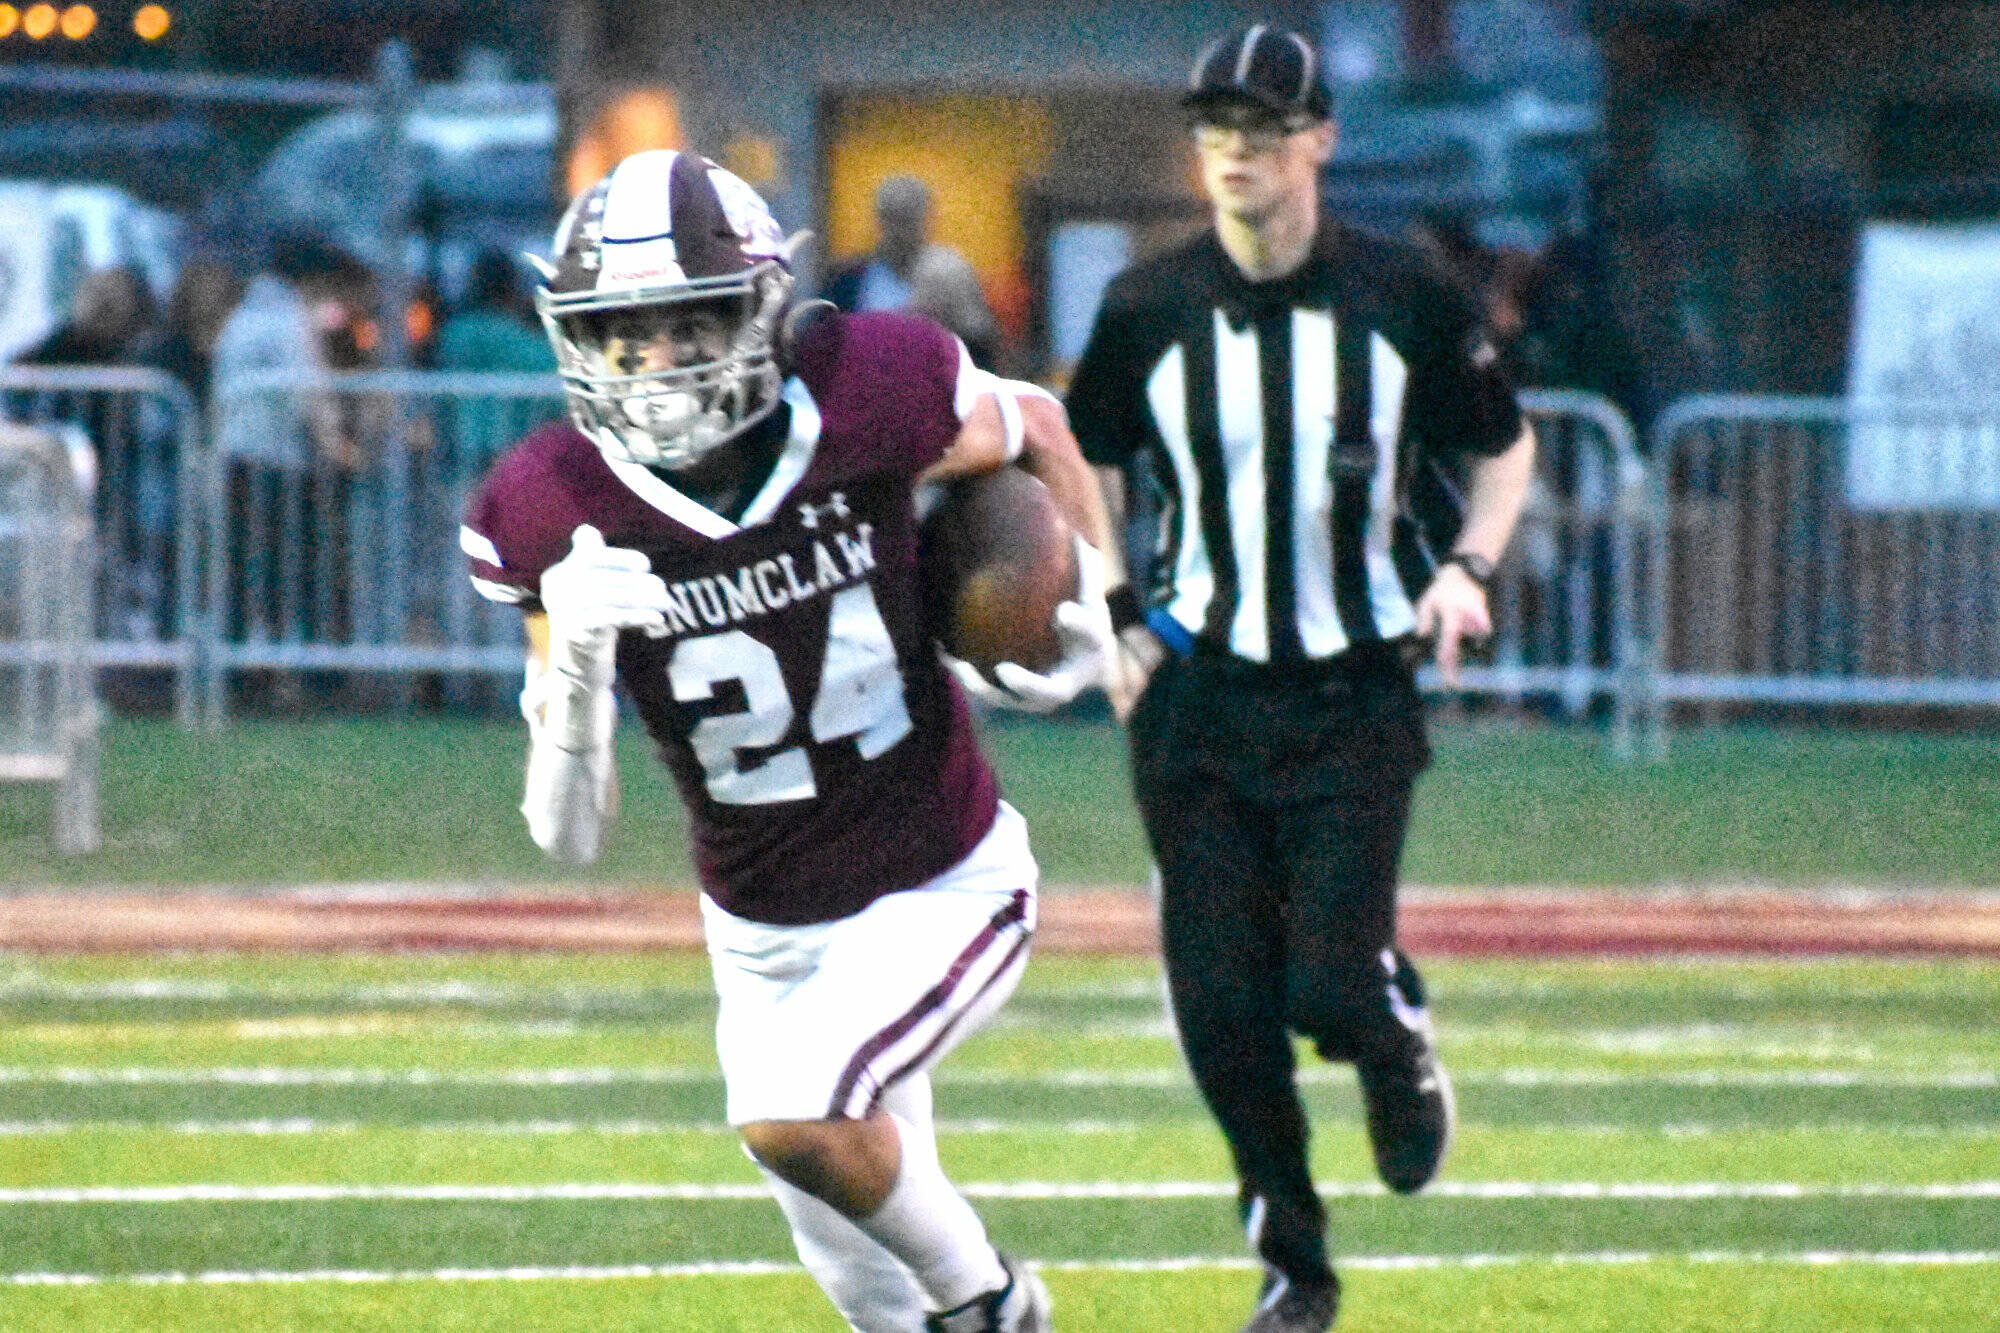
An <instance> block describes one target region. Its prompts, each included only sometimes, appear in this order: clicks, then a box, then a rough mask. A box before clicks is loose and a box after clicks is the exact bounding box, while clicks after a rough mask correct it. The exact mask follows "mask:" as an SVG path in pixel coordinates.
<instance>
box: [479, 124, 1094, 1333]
mask: <svg viewBox="0 0 2000 1333" xmlns="http://www.w3.org/2000/svg"><path fill="white" fill-rule="evenodd" d="M790 252H791V247H790V243H788V242H787V241H786V240H785V238H784V237H783V235H782V233H781V232H780V230H779V228H778V226H777V224H776V222H775V221H774V220H773V219H772V217H771V215H770V213H769V211H768V210H767V209H766V207H765V205H764V202H763V200H761V199H760V198H758V196H757V195H756V194H755V193H754V192H753V191H752V190H751V189H750V187H749V186H747V185H746V184H744V183H743V182H742V181H741V180H739V179H737V178H736V177H734V176H732V175H730V174H729V173H728V172H726V171H723V170H721V169H720V168H718V167H716V166H715V165H714V164H712V163H710V162H708V161H707V160H705V159H703V158H701V157H698V156H696V155H694V154H691V153H685V152H672V151H655V152H646V153H640V154H638V155H636V156H633V157H630V158H627V159H626V160H625V161H623V162H621V163H620V164H619V165H618V166H617V167H616V168H615V169H614V170H613V171H612V172H611V173H610V174H609V175H607V176H606V177H605V178H604V179H603V180H601V181H599V182H598V183H597V184H596V185H595V186H594V187H592V188H591V189H590V190H588V191H586V192H585V193H584V194H583V195H581V196H580V197H579V198H577V199H576V200H575V201H574V202H573V203H572V204H571V206H570V208H569V209H568V211H567V213H566V214H565V216H564V217H563V219H562V222H561V224H560V225H559V226H558V227H557V229H556V234H555V243H554V253H553V255H552V256H551V257H550V258H549V259H547V260H539V259H538V260H536V261H535V262H536V265H537V267H538V268H539V269H540V271H541V273H542V277H543V279H544V281H543V283H542V285H541V286H540V288H539V290H538V292H537V298H536V299H537V305H538V308H539V309H540V312H541V315H542V320H543V324H544V326H545V328H546V330H547V332H548V335H549V338H550V341H551V342H552V343H553V344H554V345H555V349H556V355H557V358H558V361H559V366H560V370H561V374H562V377H563V382H564V386H565V389H566V392H567V396H568V400H569V407H570V421H569V422H568V423H560V424H554V425H550V426H546V427H543V428H542V429H540V430H538V431H536V432H534V433H533V434H530V435H529V436H527V437H526V438H525V439H523V440H522V441H521V442H520V443H519V444H517V445H516V446H515V447H514V448H513V449H512V450H511V451H510V452H509V453H508V454H507V455H506V456H505V457H503V458H501V459H500V460H499V461H498V462H497V463H496V464H495V465H494V467H493V469H492V470H491V472H490V473H489V475H488V476H487V478H486V480H485V481H484V483H483V484H482V487H481V490H480V492H479V493H478V495H477V496H476V497H475V499H474V501H473V503H472V506H471V509H470V511H469V514H468V516H467V522H466V525H465V528H464V530H463V531H462V533H461V538H462V545H463V547H464V549H465V551H466V554H467V556H468V557H469V559H470V561H471V567H472V573H473V578H474V581H475V583H476V584H477V585H478V587H479V589H480V591H481V592H483V593H485V594H486V595H487V596H489V597H493V598H496V599H498V600H501V601H506V602H512V603H515V604H517V605H519V606H520V607H522V608H523V610H525V611H526V612H527V628H528V640H529V645H530V649H529V663H528V681H527V687H526V689H525V691H524V692H523V694H522V711H523V712H524V714H525V715H526V717H527V720H528V729H529V735H530V746H529V758H528V772H527V781H526V795H525V798H524V800H523V804H522V811H523V813H524V814H525V815H526V817H527V822H528V827H529V831H530V833H531V834H532V836H533V837H534V839H535V841H536V842H537V843H539V844H540V845H541V846H542V847H543V848H544V849H546V850H547V851H548V852H550V853H551V854H552V855H554V856H557V857H560V858H564V859H569V860H573V861H587V860H589V859H590V858H592V857H593V856H594V855H595V854H596V851H597V847H598V843H599V839H600V836H601V834H602V832H603V830H604V828H605V826H606V823H607V822H608V820H609V819H610V818H611V815H612V807H613V802H614V783H613V774H612V762H611V737H612V729H613V725H614V720H615V715H616V709H615V707H614V703H613V698H612V682H613V679H614V677H616V679H617V680H619V681H620V682H622V684H623V687H624V689H625V691H626V693H627V695H628V696H629V697H630V699H631V702H632V704H633V706H634V708H635V710H636V712H637V714H638V716H639V719H640V720H641V722H642V723H643V724H644V726H645V728H646V730H647V732H648V733H649V735H650V736H651V738H652V740H653V741H654V742H655V744H656V745H657V747H658V750H659V753H660V754H661V756H662V758H663V759H664V761H665V763H666V764H667V766H668V767H669V768H670V769H671V770H672V773H673V776H674V779H675V781H676V784H677V786H678V788H679V791H680V793H681V796H682V799H683V800H684V801H685V802H686V804H687V806H688V809H689V811H690V812H691V815H692V819H691V823H692V827H693V842H694V849H695V861H696V869H697V872H698V876H699V879H700V883H701V887H702V913H703V922H704V927H705V930H706V935H707V943H708V950H709V954H710V959H711V962H712V964H713V968H714V975H715V985H716V990H717V993H718V996H719V999H720V1008H719V1012H718V1016H717V1033H716V1045H717V1048H718V1051H719V1054H720V1057H721V1064H722V1071H723V1077H724V1081H725V1084H726V1087H727V1098H728V1117H729V1121H730V1123H731V1124H732V1125H734V1126H736V1127H737V1128H738V1129H739V1130H740V1132H741V1134H742V1137H743V1140H744V1143H745V1144H746V1146H747V1147H748V1149H749V1151H750V1153H751V1155H752V1156H753V1157H754V1158H755V1159H756V1161H757V1162H758V1164H759V1166H760V1167H762V1169H763V1171H764V1173H765V1175H766V1177H767V1179H768V1180H769V1181H770V1184H771V1188H772V1191H773V1192H774V1193H775V1194H776V1196H777V1199H778V1202H779V1203H780V1205H781V1206H782V1207H783V1208H784V1211H785V1213H786V1216H787V1218H788V1219H789V1221H790V1222H791V1226H792V1234H793V1236H794V1238H795V1240H796V1242H797V1246H798V1252H799V1257H800V1259H801V1260H802V1261H803V1262H804V1264H805V1266H806V1267H807V1268H808V1269H809V1270H810V1271H811V1272H812V1273H813V1275H814V1276H815V1277H816V1278H817V1279H818V1280H819V1282H820V1285H821V1286H822V1287H823V1288H824V1289H825V1290H826V1292H827V1294H828V1295H829V1296H830V1297H831V1298H832V1300H833V1303H834V1305H835V1306H836V1307H837V1308H838V1309H839V1311H840V1313H841V1314H842V1315H843V1316H845V1318H846V1319H847V1321H848V1322H849V1323H850V1324H851V1325H852V1326H853V1327H854V1328H856V1329H859V1330H862V1331H863V1333H915V1331H916V1330H919V1329H922V1330H939V1331H941V1333H973V1331H975V1330H977V1331H980V1333H1003V1331H1004V1333H1045V1330H1047V1329H1048V1327H1049V1314H1048V1306H1049V1301H1048V1295H1047V1292H1046V1291H1045V1290H1044V1288H1043V1287H1042V1284H1041V1282H1040V1281H1039V1279H1038V1278H1036V1276H1035V1275H1034V1274H1033V1273H1031V1272H1029V1271H1027V1270H1026V1269H1025V1268H1023V1267H1021V1266H1019V1265H1018V1264H1016V1263H1013V1262H1011V1261H1010V1260H1008V1259H1006V1258H1004V1257H1002V1256H1001V1255H1000V1254H999V1253H997V1252H996V1251H995V1249H994V1247H993V1245H992V1244H991V1242H989V1240H988V1239H987V1236H986V1231H985V1228H984V1226H983V1225H982V1223H981V1222H980V1219H979V1217H978V1216H977V1214H975V1213H974V1212H973V1210H972V1208H971V1207H970V1205H968V1204H967V1203H966V1202H965V1200H964V1199H963V1198H962V1197H961V1196H960V1195H959V1194H958V1192H957V1191H956V1190H955V1189H954V1188H953V1187H952V1185H951V1183H950V1181H948V1180H947V1179H946V1177H945V1175H944V1173H943V1171H942V1170H941V1169H940V1167H939V1165H938V1156H937V1145H936V1139H935V1134H934V1131H933V1128H932V1119H931V1091H930V1082H929V1076H928V1071H929V1070H930V1069H931V1067H932V1066H933V1065H935V1064H936V1063H937V1061H938V1060H939V1059H940V1058H941V1057H942V1056H943V1055H944V1054H945V1053H946V1052H947V1051H949V1050H950V1049H951V1048H952V1047H953V1046H955V1045H956V1044H957V1043H958V1042H960V1041H962V1040H963V1039H964V1038H965V1037H966V1036H967V1035H968V1034H969V1033H971V1032H972V1031H974V1030H976V1029H977V1028H978V1027H979V1026H980V1025H981V1024H982V1023H983V1022H984V1021H985V1020H986V1019H987V1018H988V1017H989V1016H990V1015H991V1014H992V1013H993V1012H994V1011H995V1010H996V1009H997V1008H998V1007H999V1006H1000V1004H1001V1003H1002V1002H1003V1001H1004V1000H1005V999H1006V998H1007V996H1008V995H1009V994H1010V993H1011V992H1012V990H1013V989H1014V985H1015V982H1016V980H1017V979H1018V977H1019V976H1020V973H1021V969H1022V967H1023V965H1024V963H1025V962H1026V958H1027V952H1028V942H1029V938H1030V936H1031V935H1032V934H1033V931H1034V926H1035V889H1036V876H1037V871H1036V867H1035V863H1034V859H1033V857H1032V855H1031V854H1030V851H1029V847H1028V839H1027V832H1026V829H1025V827H1024V826H1023V823H1022V820H1021V817H1020V816H1019V815H1018V814H1017V813H1016V812H1015V811H1014V810H1013V809H1012V808H1011V807H1009V806H1008V805H1007V804H1006V803H1005V802H1003V801H1002V800H1000V798H999V794H998V791H997V789H996V786H995V782H994V778H993V775H992V773H991V771H990V770H989V769H988V768H987V765H986V763H985V760H984V759H983V758H982V757H981V755H980V753H979V750H978V748H977V746H976V743H975V741H974V736H973V731H972V725H971V720H970V717H969V714H968V710H967V706H966V702H965V699H964V697H963V695H962V693H961V690H960V688H959V687H958V686H956V685H955V684H954V682H953V678H952V675H951V673H950V672H949V671H948V670H947V668H946V665H945V664H943V663H941V662H940V657H939V653H938V650H937V648H936V647H935V645H934V643H933V633H932V627H931V626H930V625H929V624H928V623H926V620H925V617H924V613H923V597H922V595H921V590H920V587H919V582H918V572H917V571H918V560H917V495H918V491H919V487H920V486H921V485H923V484H925V483H929V482H933V481H948V480H949V479H951V478H953V477H963V476H968V475H972V474H976V473H981V472H987V471H991V470H993V469H996V468H999V467H1002V466H1007V465H1009V464H1011V463H1016V462H1018V464H1019V465H1020V466H1023V467H1025V468H1026V469H1028V470H1029V471H1030V472H1031V473H1033V474H1034V475H1036V476H1037V477H1039V478H1041V479H1042V480H1043V481H1044V482H1046V483H1047V484H1048V486H1049V488H1050V490H1051V492H1052V494H1053V496H1054V498H1055V500H1056V502H1057V504H1058V505H1059V507H1061V508H1062V509H1063V511H1064V513H1065V515H1066V517H1068V518H1069V519H1070V521H1071V523H1072V524H1073V526H1074V527H1075V528H1076V530H1077V532H1079V533H1082V534H1088V535H1089V537H1090V538H1091V542H1094V543H1095V545H1092V544H1091V542H1083V541H1082V539H1081V538H1079V552H1078V558H1079V560H1080V562H1081V563H1082V565H1083V571H1082V572H1083V579H1082V583H1083V585H1084V586H1083V591H1082V592H1081V593H1080V595H1079V597H1078V599H1077V600H1076V601H1074V602H1070V603H1066V604H1065V605H1064V606H1063V608H1062V609H1061V611H1060V613H1059V616H1058V631H1059V634H1060V635H1061V638H1062V642H1063V644H1064V647H1065V656H1064V658H1063V660H1062V661H1061V662H1060V663H1059V664H1058V665H1057V666H1055V667H1054V668H1052V669H1051V670H1049V671H1048V672H1046V673H1043V674H1040V675H1037V674H1035V673H1032V672H1028V671H1026V670H1024V669H1020V668H1018V667H1012V664H1003V666H1007V667H1012V669H1011V670H1007V671H996V673H995V674H996V675H1000V676H1002V678H1003V679H1004V681H1005V683H1006V684H1007V685H1008V686H1009V687H1010V688H1008V689H1005V690H994V689H993V688H992V687H991V686H989V685H986V684H984V683H983V682H981V683H980V684H979V686H978V688H980V689H982V690H983V691H986V692H987V693H989V694H990V695H991V696H993V697H994V698H996V699H997V700H1000V701H1004V702H1010V703H1014V704H1018V705H1020V706H1023V707H1028V708H1037V709H1047V708H1052V707H1055V706H1057V705H1059V704H1061V703H1063V702H1065V701H1066V700H1068V699H1069V698H1071V697H1073V696H1074V695H1075V694H1077V693H1078V692H1079V691H1080V690H1082V689H1083V688H1085V687H1087V686H1089V685H1091V684H1101V683H1105V682H1106V672H1107V671H1109V670H1112V669H1114V668H1113V667H1112V666H1111V664H1113V663H1115V661H1116V654H1115V653H1114V652H1112V651H1111V649H1112V644H1113V638H1112V633H1111V624H1110V616H1109V613H1108V611H1106V609H1105V606H1104V600H1103V586H1104V579H1103V572H1102V560H1101V557H1100V556H1099V551H1100V550H1102V549H1104V548H1105V547H1106V546H1107V545H1108V543H1109V541H1110V536H1111V534H1110V531H1109V526H1108V523H1107V520H1106V517H1105V512H1104V509H1103V507H1102V504H1101V502H1100V501H1099V499H1098V498H1097V492H1096V489H1095V487H1094V485H1093V484H1092V479H1091V474H1090V471H1089V468H1088V466H1087V465H1086V464H1085V463H1084V462H1083V460H1082V457H1081V455H1080V454H1079V453H1078V451H1077V448H1076V444H1075V441H1074V440H1073V439H1072V438H1071V436H1070V434H1069V431H1068V428H1067V424H1066V420H1065V418H1064V416H1063V413H1062V408H1061V407H1060V405H1058V404H1057V403H1056V402H1055V401H1054V400H1053V399H1051V398H1049V397H1048V396H1047V395H1044V394H1042V393H1040V391H1039V390H1035V389H1033V388H1032V386H1027V385H1020V384H1014V383H1011V382H1007V381H1001V380H996V379H995V378H994V377H993V376H991V375H989V374H987V373H986V372H984V371H981V370H978V369H976V368H975V367H974V366H973V365H972V362H971V360H970V358H969V357H968V356H967V354H966V351H965V348H964V347H963V346H962V345H960V343H959V342H958V340H957V339H956V338H954V337H952V336H951V335H950V334H949V333H947V332H945V331H944V330H943V329H942V328H940V327H939V326H937V325H936V324H933V323H931V322H929V321H927V320H924V319H921V318H918V317H914V316H909V315H903V314H868V315H845V314H840V313H837V312H834V311H832V310H831V309H830V308H826V307H824V306H823V305H819V304H818V303H815V305H812V306H803V307H799V308H797V309H793V308H792V307H790V306H789V304H788V301H789V295H790V291H791V286H792V279H791V275H790V272H789V268H788V260H789V256H790ZM968 679H969V680H972V681H976V680H978V677H977V675H976V673H969V674H968Z"/></svg>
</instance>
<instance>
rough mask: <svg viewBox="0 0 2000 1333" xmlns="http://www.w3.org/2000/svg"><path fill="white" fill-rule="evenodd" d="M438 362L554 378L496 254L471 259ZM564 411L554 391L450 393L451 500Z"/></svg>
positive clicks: (538, 334) (518, 291) (508, 264)
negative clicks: (538, 395) (537, 395)
mask: <svg viewBox="0 0 2000 1333" xmlns="http://www.w3.org/2000/svg"><path fill="white" fill-rule="evenodd" d="M436 363H437V368H438V369H439V370H443V371H463V372H468V373H478V374H500V375H553V374H555V370H556V356H555V351H554V349H552V348H551V347H550V346H549V340H548V336H547V335H546V334H544V333H543V332H542V328H541V321H540V319H539V318H538V317H537V316H536V314H535V308H534V302H533V300H532V298H531V297H530V296H529V295H528V288H527V286H526V284H525V283H524V282H523V280H522V277H521V274H520V271H519V270H518V269H517V268H516V267H515V265H514V262H513V261H512V260H511V259H509V258H508V257H507V256H506V255H505V254H504V253H502V252H501V251H498V250H485V251H481V252H480V254H479V256H478V257H477V258H475V259H474V260H473V261H472V270H471V272H470V274H469V275H468V276H467V278H466V289H465V300H464V301H463V302H462V303H461V304H460V305H459V307H458V309H457V310H455V311H453V312H452V314H451V315H450V316H449V317H448V318H447V319H446V320H445V321H444V324H443V326H442V327H441V328H440V329H439V330H438V337H437V351H436ZM552 387H553V386H552ZM561 411H562V408H561V404H560V400H559V399H558V398H557V397H556V396H555V395H554V394H553V393H552V394H551V396H550V397H549V398H548V399H547V400H540V399H534V398H527V399H521V398H506V397H492V396H483V395H479V394H470V395H452V396H451V397H450V398H449V399H448V400H447V401H446V403H445V409H444V413H443V418H444V419H443V425H444V428H445V441H444V444H445V453H446V455H447V457H446V459H445V460H444V466H446V467H447V468H448V469H449V470H450V472H451V476H452V480H453V481H454V482H455V483H458V484H456V485H455V486H454V487H453V489H452V494H453V495H454V496H458V495H461V494H463V493H464V492H465V490H466V488H467V487H469V486H470V485H471V483H472V482H473V481H474V480H476V479H477V478H478V477H479V476H481V475H482V474H483V473H484V472H485V470H486V465H487V464H488V463H490V462H491V461H492V460H493V459H494V458H495V457H497V456H498V455H499V454H500V452H501V451H502V450H504V449H505V448H506V447H507V446H508V445H509V444H511V443H513V442H514V441H515V440H517V439H519V438H520V437H521V436H522V435H524V434H526V433H527V432H528V431H529V430H531V429H533V428H534V427H535V426H537V425H540V424H541V423H542V422H543V421H546V420H549V419H550V418H552V417H555V416H559V415H560V414H561ZM454 521H455V520H454Z"/></svg>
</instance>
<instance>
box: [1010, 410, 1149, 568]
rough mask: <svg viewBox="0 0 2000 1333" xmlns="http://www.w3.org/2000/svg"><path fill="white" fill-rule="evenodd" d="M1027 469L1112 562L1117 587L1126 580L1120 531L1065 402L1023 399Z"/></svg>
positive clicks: (1024, 463) (1072, 523) (1023, 445)
mask: <svg viewBox="0 0 2000 1333" xmlns="http://www.w3.org/2000/svg"><path fill="white" fill-rule="evenodd" d="M1021 424H1022V433H1021V466H1022V467H1023V468H1025V469H1027V471H1028V472H1030V473H1031V474H1033V475H1034V476H1035V477H1036V478H1038V479H1039V480H1040V481H1041V483H1042V484H1043V485H1044V486H1046V487H1048V488H1049V496H1050V498H1051V499H1053V500H1054V501H1055V502H1056V508H1058V509H1060V510H1061V511H1062V514H1063V517H1064V518H1067V519H1068V520H1069V522H1070V526H1071V527H1073V528H1075V529H1076V530H1077V532H1078V533H1080V534H1082V536H1083V539H1084V540H1085V541H1087V542H1089V543H1090V544H1091V545H1092V546H1095V547H1096V548H1097V549H1098V550H1099V551H1100V552H1102V553H1103V554H1104V558H1105V560H1106V561H1107V562H1109V564H1108V566H1107V573H1109V574H1111V575H1112V579H1111V581H1112V582H1113V583H1119V582H1123V569H1124V565H1123V562H1122V561H1121V560H1119V558H1118V551H1117V548H1118V545H1119V543H1118V541H1117V538H1116V530H1115V529H1114V528H1113V526H1112V523H1111V515H1110V513H1109V512H1108V511H1107V510H1106V509H1105V507H1104V495H1103V493H1102V491H1100V490H1099V488H1098V484H1097V478H1096V477H1095V476H1094V475H1093V474H1092V471H1091V467H1090V464H1088V463H1086V462H1085V461H1084V459H1083V452H1082V450H1080V449H1078V448H1077V444H1076V437H1075V436H1073V435H1071V434H1070V433H1069V419H1068V417H1067V415H1066V414H1065V413H1064V412H1063V408H1062V404H1060V403H1058V402H1056V401H1055V400H1054V399H1052V398H1027V397H1024V398H1022V400H1021Z"/></svg>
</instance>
